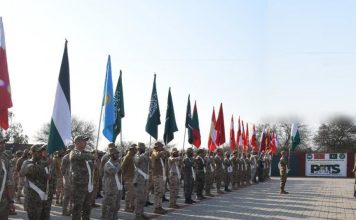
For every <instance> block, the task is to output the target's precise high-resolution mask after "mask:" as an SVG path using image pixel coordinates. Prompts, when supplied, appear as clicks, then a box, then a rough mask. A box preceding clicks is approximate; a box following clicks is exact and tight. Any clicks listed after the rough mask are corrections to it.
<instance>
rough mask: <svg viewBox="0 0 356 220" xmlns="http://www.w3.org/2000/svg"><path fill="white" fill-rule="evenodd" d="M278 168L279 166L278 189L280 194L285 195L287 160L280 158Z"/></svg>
mask: <svg viewBox="0 0 356 220" xmlns="http://www.w3.org/2000/svg"><path fill="white" fill-rule="evenodd" d="M278 166H279V175H280V176H281V187H280V189H281V193H286V191H285V190H284V187H285V185H286V182H287V159H286V158H285V157H284V156H282V157H281V159H280V161H279V164H278Z"/></svg>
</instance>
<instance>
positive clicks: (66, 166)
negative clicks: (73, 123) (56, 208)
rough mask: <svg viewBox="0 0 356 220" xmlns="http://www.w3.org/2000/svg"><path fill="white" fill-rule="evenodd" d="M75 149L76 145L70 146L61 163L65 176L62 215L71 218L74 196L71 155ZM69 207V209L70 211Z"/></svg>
mask: <svg viewBox="0 0 356 220" xmlns="http://www.w3.org/2000/svg"><path fill="white" fill-rule="evenodd" d="M73 148H74V145H69V146H68V149H67V150H66V154H65V155H64V156H63V158H62V163H61V174H62V176H63V190H64V195H63V209H62V215H64V216H70V213H71V212H72V196H71V171H70V161H69V153H70V151H71V150H72V149H73ZM68 206H69V209H68Z"/></svg>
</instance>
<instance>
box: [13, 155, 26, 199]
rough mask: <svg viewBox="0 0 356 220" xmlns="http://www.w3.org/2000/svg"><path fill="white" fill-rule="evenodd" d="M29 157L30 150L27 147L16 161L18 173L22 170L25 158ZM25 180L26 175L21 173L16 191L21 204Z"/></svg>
mask: <svg viewBox="0 0 356 220" xmlns="http://www.w3.org/2000/svg"><path fill="white" fill-rule="evenodd" d="M27 159H28V150H27V149H25V150H24V151H23V154H22V156H21V157H20V158H19V159H18V160H17V162H16V171H17V172H18V173H20V170H21V167H22V164H23V162H24V161H25V160H27ZM24 181H25V177H24V176H22V175H20V174H19V182H18V187H17V192H16V198H17V202H18V203H19V204H21V198H20V197H21V195H22V188H23V184H24Z"/></svg>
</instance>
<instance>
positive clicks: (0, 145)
mask: <svg viewBox="0 0 356 220" xmlns="http://www.w3.org/2000/svg"><path fill="white" fill-rule="evenodd" d="M6 141H7V140H5V139H1V138H0V154H3V153H4V151H5V142H6ZM10 175H11V172H10V162H9V161H8V160H7V159H6V158H3V157H1V159H0V219H8V216H9V210H15V206H14V201H13V200H12V198H13V196H14V185H13V182H12V178H11V176H10Z"/></svg>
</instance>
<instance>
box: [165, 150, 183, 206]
mask: <svg viewBox="0 0 356 220" xmlns="http://www.w3.org/2000/svg"><path fill="white" fill-rule="evenodd" d="M180 163H181V158H180V157H179V152H178V150H177V148H173V149H172V152H171V156H170V157H169V158H168V169H169V193H170V194H169V195H170V196H169V208H174V209H178V208H180V206H178V205H177V196H178V193H179V186H180V184H179V183H180V178H181V172H180V166H179V165H180Z"/></svg>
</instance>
